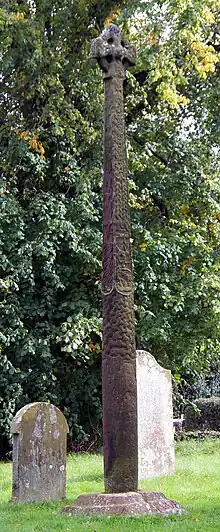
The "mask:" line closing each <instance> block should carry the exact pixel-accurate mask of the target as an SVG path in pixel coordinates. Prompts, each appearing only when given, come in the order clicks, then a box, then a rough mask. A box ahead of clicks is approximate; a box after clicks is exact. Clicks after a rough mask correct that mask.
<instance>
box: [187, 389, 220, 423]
mask: <svg viewBox="0 0 220 532" xmlns="http://www.w3.org/2000/svg"><path fill="white" fill-rule="evenodd" d="M194 403H195V406H196V410H193V409H192V408H190V407H187V408H186V410H185V429H186V430H190V429H211V430H216V431H219V430H220V397H208V398H204V397H203V398H200V399H196V400H195V401H194Z"/></svg>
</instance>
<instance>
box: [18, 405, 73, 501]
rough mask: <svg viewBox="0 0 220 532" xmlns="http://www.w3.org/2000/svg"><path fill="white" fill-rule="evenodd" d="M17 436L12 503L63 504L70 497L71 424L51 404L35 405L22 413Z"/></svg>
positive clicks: (19, 416) (19, 417)
mask: <svg viewBox="0 0 220 532" xmlns="http://www.w3.org/2000/svg"><path fill="white" fill-rule="evenodd" d="M11 432H12V435H13V470H12V476H13V479H12V499H11V501H12V502H39V501H59V500H61V499H63V498H64V497H65V496H66V440H67V432H68V425H67V422H66V419H65V417H64V415H63V414H62V412H60V410H59V409H58V408H57V407H56V406H54V405H51V404H49V403H31V404H28V405H26V406H24V407H23V408H21V410H19V411H18V412H17V414H16V416H15V417H14V419H13V421H12V425H11Z"/></svg>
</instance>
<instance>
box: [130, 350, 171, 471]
mask: <svg viewBox="0 0 220 532" xmlns="http://www.w3.org/2000/svg"><path fill="white" fill-rule="evenodd" d="M137 396H138V478H139V480H141V479H147V478H151V477H157V476H160V475H169V474H172V473H175V455H174V431H173V407H172V381H171V372H170V371H169V370H168V369H164V368H162V367H161V366H160V365H159V364H158V363H157V362H156V360H155V358H154V357H153V356H152V355H151V354H150V353H147V352H146V351H137Z"/></svg>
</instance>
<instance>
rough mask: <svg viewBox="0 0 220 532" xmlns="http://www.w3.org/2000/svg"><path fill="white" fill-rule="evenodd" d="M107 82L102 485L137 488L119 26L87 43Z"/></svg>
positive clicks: (123, 53)
mask: <svg viewBox="0 0 220 532" xmlns="http://www.w3.org/2000/svg"><path fill="white" fill-rule="evenodd" d="M91 55H92V57H95V58H96V59H97V61H98V63H99V65H100V67H101V69H102V71H103V77H104V84H105V129H104V216H103V352H102V389H103V433H104V468H105V489H106V491H110V492H126V491H136V490H137V487H138V442H137V384H136V349H135V328H134V297H133V292H134V289H133V277H132V256H131V243H130V237H131V233H130V214H129V203H128V183H127V158H126V143H125V122H124V108H123V79H124V75H125V70H126V68H128V67H129V66H131V65H132V64H134V61H135V53H134V50H133V47H132V46H131V45H130V44H129V43H125V42H123V40H122V38H121V35H120V31H119V30H118V28H117V27H115V26H114V27H112V25H111V27H110V28H107V30H105V31H104V32H103V34H102V35H101V36H100V37H98V39H95V41H93V43H92V47H91Z"/></svg>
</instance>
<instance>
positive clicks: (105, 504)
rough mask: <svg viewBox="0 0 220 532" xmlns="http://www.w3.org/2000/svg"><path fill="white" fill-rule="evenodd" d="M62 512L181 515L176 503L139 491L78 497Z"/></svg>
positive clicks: (156, 494)
mask: <svg viewBox="0 0 220 532" xmlns="http://www.w3.org/2000/svg"><path fill="white" fill-rule="evenodd" d="M62 512H65V513H67V514H68V515H69V516H72V515H83V514H84V515H88V516H91V515H123V516H139V515H152V514H158V515H164V516H166V515H169V514H182V512H183V510H182V508H181V507H180V505H179V504H178V503H176V502H175V501H170V500H169V499H166V497H164V495H163V494H162V493H158V492H150V491H139V492H131V491H130V492H127V493H94V494H91V495H80V496H79V497H78V498H77V499H76V501H75V502H74V503H73V504H72V505H71V506H66V507H65V508H63V509H62Z"/></svg>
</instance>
